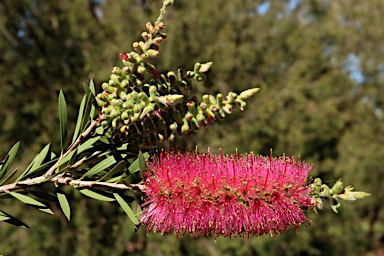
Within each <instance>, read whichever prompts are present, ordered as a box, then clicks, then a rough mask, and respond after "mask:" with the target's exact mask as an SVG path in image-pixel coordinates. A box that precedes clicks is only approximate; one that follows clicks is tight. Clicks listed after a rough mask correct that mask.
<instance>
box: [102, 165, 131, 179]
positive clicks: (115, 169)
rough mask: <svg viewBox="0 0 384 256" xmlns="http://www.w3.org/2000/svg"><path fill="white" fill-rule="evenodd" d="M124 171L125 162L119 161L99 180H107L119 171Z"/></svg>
mask: <svg viewBox="0 0 384 256" xmlns="http://www.w3.org/2000/svg"><path fill="white" fill-rule="evenodd" d="M124 169H125V162H124V161H120V162H119V163H118V164H117V165H116V166H115V167H113V168H112V169H111V170H110V171H109V172H107V173H106V174H105V175H104V176H103V177H101V178H100V179H99V180H108V179H110V178H111V177H112V176H113V175H115V174H116V173H119V172H120V171H122V170H124Z"/></svg>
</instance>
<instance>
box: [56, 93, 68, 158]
mask: <svg viewBox="0 0 384 256" xmlns="http://www.w3.org/2000/svg"><path fill="white" fill-rule="evenodd" d="M58 108H59V120H60V142H61V151H64V147H65V143H66V141H67V134H68V115H67V103H66V102H65V97H64V93H63V91H62V90H60V94H59V103H58Z"/></svg>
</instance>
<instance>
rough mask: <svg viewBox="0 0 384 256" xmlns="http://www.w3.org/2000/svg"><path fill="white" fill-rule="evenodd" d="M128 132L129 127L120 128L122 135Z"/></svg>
mask: <svg viewBox="0 0 384 256" xmlns="http://www.w3.org/2000/svg"><path fill="white" fill-rule="evenodd" d="M126 131H128V127H127V126H126V125H123V126H121V127H120V132H121V133H125V132H126Z"/></svg>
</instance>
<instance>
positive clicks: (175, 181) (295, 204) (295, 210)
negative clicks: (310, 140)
mask: <svg viewBox="0 0 384 256" xmlns="http://www.w3.org/2000/svg"><path fill="white" fill-rule="evenodd" d="M311 168H312V166H311V165H309V164H306V163H304V162H301V161H300V160H298V161H296V160H295V159H293V158H286V157H280V158H274V157H272V156H271V157H263V156H255V155H253V153H251V154H245V155H239V154H235V155H222V154H219V155H215V154H211V153H197V152H196V153H193V152H186V153H179V152H169V153H167V152H164V151H162V152H161V153H160V154H159V156H158V157H155V159H154V160H153V161H152V162H149V163H148V169H149V172H148V173H146V174H145V186H146V190H145V193H146V195H147V201H146V202H145V203H144V206H146V207H145V209H144V211H143V212H142V215H141V218H140V222H141V223H143V224H146V225H148V229H147V232H148V230H150V229H153V230H154V231H155V232H160V233H162V234H163V233H165V234H170V233H175V234H176V235H177V236H178V235H183V234H184V233H188V234H191V235H193V236H195V237H196V236H199V235H202V236H215V238H216V237H217V236H219V235H222V236H224V237H231V236H245V235H247V236H248V237H249V236H250V235H256V236H261V235H264V234H268V233H269V234H271V235H276V234H279V233H282V232H285V231H287V230H288V229H289V228H291V227H296V228H297V227H298V226H299V225H300V224H303V223H307V222H309V220H308V218H307V217H306V216H305V215H304V213H303V211H302V208H303V207H314V206H315V203H314V200H313V199H312V197H311V195H310V194H311V191H312V189H311V188H310V187H309V186H307V185H306V182H307V176H308V173H309V172H310V170H311Z"/></svg>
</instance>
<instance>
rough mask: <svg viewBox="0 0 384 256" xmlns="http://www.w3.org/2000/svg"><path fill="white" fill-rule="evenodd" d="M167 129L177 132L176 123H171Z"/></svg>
mask: <svg viewBox="0 0 384 256" xmlns="http://www.w3.org/2000/svg"><path fill="white" fill-rule="evenodd" d="M169 129H170V130H171V131H172V133H175V132H177V123H175V122H174V123H173V124H170V125H169Z"/></svg>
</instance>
